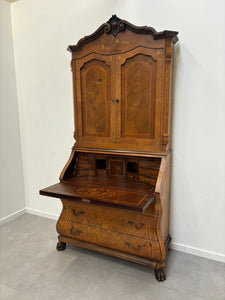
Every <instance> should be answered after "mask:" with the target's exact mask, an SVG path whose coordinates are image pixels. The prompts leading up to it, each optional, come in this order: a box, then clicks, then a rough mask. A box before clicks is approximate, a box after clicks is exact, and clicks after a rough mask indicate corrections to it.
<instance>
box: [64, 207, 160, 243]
mask: <svg viewBox="0 0 225 300" xmlns="http://www.w3.org/2000/svg"><path fill="white" fill-rule="evenodd" d="M68 210H69V213H68V214H69V215H68V220H69V221H70V222H72V223H80V224H84V225H90V226H95V227H98V228H102V229H105V230H112V231H115V232H119V233H124V234H129V235H132V236H137V237H141V238H149V237H150V236H149V233H148V222H146V220H137V219H135V218H134V217H122V216H117V215H114V214H113V213H110V214H106V213H104V212H99V213H98V212H96V211H94V210H87V209H83V208H79V207H71V206H70V207H69V208H68ZM154 233H155V228H154V230H153V231H152V232H151V237H150V238H155V235H154Z"/></svg>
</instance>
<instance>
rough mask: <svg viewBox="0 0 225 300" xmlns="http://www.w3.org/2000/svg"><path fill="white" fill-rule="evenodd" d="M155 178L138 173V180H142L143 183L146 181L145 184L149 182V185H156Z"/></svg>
mask: <svg viewBox="0 0 225 300" xmlns="http://www.w3.org/2000/svg"><path fill="white" fill-rule="evenodd" d="M156 180H157V179H154V178H150V177H145V176H141V175H139V181H140V182H144V183H147V184H150V185H153V186H155V185H156Z"/></svg>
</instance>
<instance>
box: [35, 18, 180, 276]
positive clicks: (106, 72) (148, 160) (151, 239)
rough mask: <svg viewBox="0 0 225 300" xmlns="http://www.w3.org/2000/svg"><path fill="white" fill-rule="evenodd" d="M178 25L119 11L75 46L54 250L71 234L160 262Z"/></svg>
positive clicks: (164, 245)
mask: <svg viewBox="0 0 225 300" xmlns="http://www.w3.org/2000/svg"><path fill="white" fill-rule="evenodd" d="M177 34H178V33H177V32H175V31H166V30H165V31H162V32H157V31H156V30H155V29H153V28H151V27H147V26H143V27H138V26H134V25H132V24H131V23H129V22H127V21H125V20H121V19H119V18H118V17H117V16H115V15H114V16H112V17H111V18H110V19H109V21H108V22H106V23H104V24H102V26H100V27H99V28H98V29H97V30H96V31H95V32H94V33H93V34H92V35H90V36H86V37H84V38H83V39H81V40H80V41H79V42H78V43H77V44H76V45H72V46H69V47H68V50H69V51H70V52H71V53H72V61H71V67H72V74H73V95H74V117H75V133H74V138H75V141H76V142H75V144H74V146H73V148H72V153H71V155H70V158H69V160H68V162H67V164H66V165H65V167H64V169H63V171H62V173H61V175H60V182H59V183H57V184H55V185H53V186H50V187H48V188H45V189H43V190H41V191H40V194H42V195H46V196H50V197H56V198H60V199H61V201H62V204H63V209H62V213H61V215H60V217H59V220H58V222H57V232H58V234H59V236H58V239H59V241H58V244H57V250H59V251H61V250H64V249H65V247H66V243H69V244H73V245H75V246H78V247H83V248H87V249H91V250H94V251H98V252H101V253H105V254H109V255H113V256H116V257H119V258H122V259H126V260H129V261H132V262H136V263H139V264H143V265H146V266H150V267H152V268H154V269H155V276H156V279H157V280H159V281H163V280H165V278H166V275H165V271H164V269H165V267H166V263H165V260H166V255H167V251H168V248H169V245H170V241H171V238H170V235H169V214H170V212H169V207H170V169H171V148H170V125H171V86H172V68H173V46H174V44H175V43H176V42H177V41H178V38H177Z"/></svg>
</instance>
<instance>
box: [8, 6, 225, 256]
mask: <svg viewBox="0 0 225 300" xmlns="http://www.w3.org/2000/svg"><path fill="white" fill-rule="evenodd" d="M224 11H225V3H224V1H223V0H221V1H219V0H214V1H211V0H204V1H203V0H195V1H194V0H191V1H190V0H189V1H188V0H186V1H180V0H171V1H163V0H158V1H149V0H148V1H147V0H145V1H143V0H139V1H137V0H136V1H132V0H129V1H128V0H127V1H125V0H124V1H122V0H114V1H103V0H101V1H100V0H94V1H93V0H92V1H91V0H89V1H87V0H86V1H75V0H67V1H63V0H48V1H46V0H39V1H37V0H20V1H18V2H16V3H14V4H12V17H13V36H14V45H15V60H16V74H17V79H18V99H19V112H20V118H21V134H22V151H23V157H24V175H25V186H26V200H27V206H28V207H29V208H31V209H32V210H38V211H42V212H45V213H49V214H53V215H54V214H55V215H57V214H59V212H60V209H61V204H60V200H57V199H53V198H47V197H43V196H42V197H41V196H39V195H38V190H39V189H40V188H42V187H46V186H48V185H51V184H54V183H56V182H57V180H58V176H59V174H60V172H61V170H62V168H63V166H64V165H65V163H66V161H67V159H68V157H69V154H70V148H71V146H72V145H73V142H74V141H73V138H72V136H73V130H74V128H73V106H72V77H71V72H70V53H68V52H67V51H66V47H67V45H68V44H73V43H74V44H75V43H76V42H77V41H78V39H80V38H81V37H83V36H84V35H87V34H91V33H92V32H93V31H94V30H96V29H97V28H98V26H99V25H101V24H102V23H103V22H105V21H107V20H108V19H109V18H110V17H111V15H112V14H115V13H116V14H117V15H118V16H119V17H121V18H124V19H127V20H128V21H130V22H131V23H134V24H136V25H145V24H147V25H149V26H153V27H155V28H156V29H157V30H163V29H169V30H178V31H179V38H180V42H179V43H178V44H177V45H176V50H175V56H176V59H175V79H174V105H173V128H172V129H173V153H174V154H173V167H172V191H171V202H172V203H171V235H172V237H173V241H174V247H177V248H179V249H181V247H186V248H184V249H186V250H188V249H189V251H191V249H192V248H197V249H200V250H202V251H203V252H199V253H202V254H203V255H204V253H205V255H206V254H207V253H208V254H207V255H208V256H209V257H210V255H211V254H210V252H215V253H216V254H218V256H215V257H217V258H219V257H220V258H221V259H224V255H225V240H224V236H225V221H224V220H225V218H224V213H225V190H224V182H225V155H224V153H225V124H224V119H225V118H224V111H225V106H224V95H225V93H224V75H225V59H224V53H225V49H224V48H225V26H224V25H225V24H224ZM192 250H193V249H192ZM194 250H195V249H194ZM211 257H213V254H212V255H211Z"/></svg>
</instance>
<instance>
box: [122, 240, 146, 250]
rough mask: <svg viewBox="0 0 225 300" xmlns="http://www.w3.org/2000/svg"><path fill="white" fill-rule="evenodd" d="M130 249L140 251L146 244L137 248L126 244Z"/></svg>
mask: <svg viewBox="0 0 225 300" xmlns="http://www.w3.org/2000/svg"><path fill="white" fill-rule="evenodd" d="M125 245H126V246H127V247H128V248H130V249H132V250H134V251H139V250H140V249H141V248H142V247H145V244H144V245H142V246H141V245H138V246H137V248H135V246H134V245H133V244H131V243H128V242H127V243H126V244H125Z"/></svg>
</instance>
